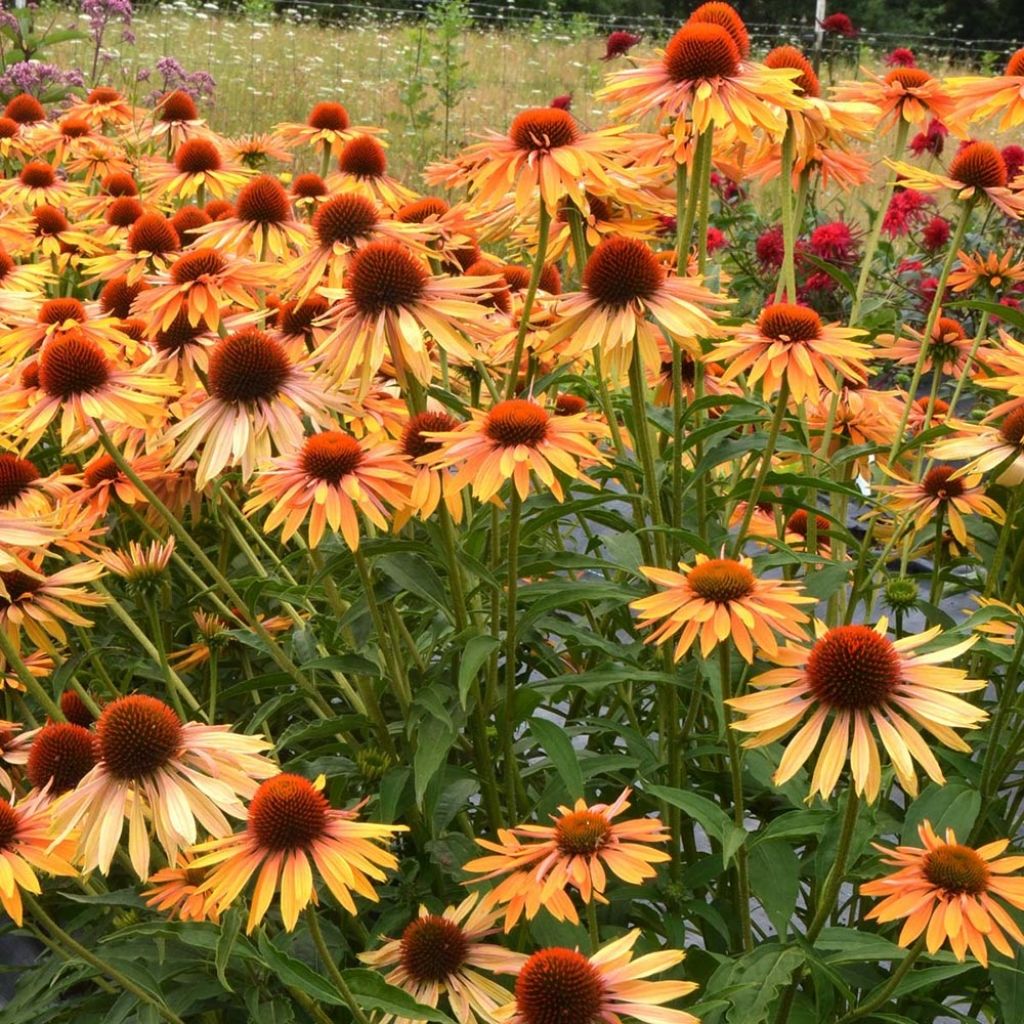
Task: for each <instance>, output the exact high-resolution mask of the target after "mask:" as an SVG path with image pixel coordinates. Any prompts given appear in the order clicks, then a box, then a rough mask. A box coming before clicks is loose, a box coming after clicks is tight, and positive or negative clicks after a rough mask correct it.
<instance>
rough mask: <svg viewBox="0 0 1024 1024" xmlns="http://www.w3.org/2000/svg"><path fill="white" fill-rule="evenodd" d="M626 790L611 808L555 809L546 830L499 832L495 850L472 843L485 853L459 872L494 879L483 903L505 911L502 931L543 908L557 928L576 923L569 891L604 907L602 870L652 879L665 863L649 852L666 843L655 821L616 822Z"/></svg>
mask: <svg viewBox="0 0 1024 1024" xmlns="http://www.w3.org/2000/svg"><path fill="white" fill-rule="evenodd" d="M631 792H632V790H630V789H624V790H623V791H622V793H621V794H620V795H619V796H618V797H617V799H616V800H615V801H614V802H613V803H611V804H593V805H591V806H587V802H586V801H585V800H583V799H580V800H577V801H576V803H575V805H574V806H572V807H562V806H560V807H559V808H558V812H559V813H558V814H557V815H552V819H551V820H552V821H553V822H554V824H552V825H517V826H516V827H515V828H511V829H499V830H498V842H496V843H495V842H492V841H491V840H489V839H477V841H476V842H477V845H478V846H482V847H483V848H484V849H485V850H489V851H490V852H489V853H488V854H487V855H486V856H484V857H477V858H475V859H474V860H471V861H468V862H467V863H466V864H464V865H463V870H464V871H468V872H470V873H471V874H475V875H478V876H479V878H478V880H479V881H485V880H487V879H491V878H501V881H500V882H499V883H498V884H497V886H495V888H494V889H493V890H491V891H490V892H489V893H488V895H487V900H488V903H489V904H494V905H504V906H505V931H506V932H508V931H511V930H512V927H513V926H514V925H515V923H516V921H518V920H519V918H520V917H521V916H522V915H523V914H524V913H525V914H526V918H527V920H529V919H531V918H533V917H536V915H537V913H538V912H539V911H540V909H541V908H542V907H543V908H544V909H546V910H547V911H548V912H549V913H551V914H552V915H553V916H554V917H555V918H556V919H557V920H559V921H564V920H569V921H572V922H573V923H574V924H575V923H578V922H579V916H578V914H577V913H576V908H575V907H574V906H573V902H572V900H571V898H570V897H569V893H568V889H570V888H573V889H576V890H577V891H578V892H579V894H580V898H581V899H582V900H583V902H584V903H589V902H590V901H591V900H597V901H598V902H600V903H606V902H607V900H606V899H605V898H604V890H605V885H606V882H607V876H606V873H605V869H606V868H607V869H608V870H609V871H611V873H612V874H613V875H615V876H616V877H617V878H621V879H622V880H623V881H626V882H632V883H634V884H635V883H638V882H642V881H644V879H647V878H654V876H655V875H656V873H657V872H656V870H655V868H654V867H653V865H654V864H661V863H664V862H665V861H667V860H668V859H669V855H668V854H667V853H666V852H665V851H664V850H659V849H656V848H655V847H653V846H649V845H648V844H650V843H664V842H667V840H668V839H669V835H668V833H667V832H666V831H665V826H664V825H663V824H662V822H661V821H660V820H659V819H657V818H633V819H631V820H629V821H615V818H617V817H618V816H619V815H620V814H621V813H622V812H623V811H625V810H626V809H627V808H628V807H629V806H630V804H629V795H630V793H631Z"/></svg>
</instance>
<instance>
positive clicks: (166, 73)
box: [137, 57, 217, 105]
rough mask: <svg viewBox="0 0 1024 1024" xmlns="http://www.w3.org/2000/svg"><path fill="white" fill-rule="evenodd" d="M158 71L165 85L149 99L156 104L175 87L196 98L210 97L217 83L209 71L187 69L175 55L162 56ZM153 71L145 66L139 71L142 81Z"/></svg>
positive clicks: (147, 79) (151, 94)
mask: <svg viewBox="0 0 1024 1024" xmlns="http://www.w3.org/2000/svg"><path fill="white" fill-rule="evenodd" d="M155 70H156V72H157V73H158V74H159V75H160V77H161V78H162V79H163V87H162V88H160V89H154V90H153V92H152V93H150V95H149V98H148V101H149V103H150V105H153V104H155V103H156V102H157V101H158V100H159V99H160V97H161V96H163V95H164V94H165V93H168V92H171V91H173V90H175V89H180V90H181V91H182V92H187V93H188V94H189V95H190V96H191V97H192V98H193V99H194V100H203V99H209V98H211V97H212V96H213V93H214V90H215V89H216V88H217V83H216V81H215V80H214V77H213V75H211V74H210V73H209V72H208V71H186V70H185V69H184V67H182V65H181V64H179V63H178V61H176V60H175V59H174V58H173V57H161V58H160V59H159V60H158V61H157V62H156V68H155ZM151 74H152V72H151V71H150V70H149V69H148V68H143V69H141V70H140V71H139V72H138V76H137V77H138V80H139V81H140V82H148V81H149V80H150V76H151Z"/></svg>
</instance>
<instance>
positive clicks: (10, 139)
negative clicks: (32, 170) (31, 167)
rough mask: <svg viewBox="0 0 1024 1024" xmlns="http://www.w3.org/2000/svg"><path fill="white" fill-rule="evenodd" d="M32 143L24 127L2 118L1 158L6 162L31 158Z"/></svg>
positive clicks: (0, 125) (0, 123) (0, 124)
mask: <svg viewBox="0 0 1024 1024" xmlns="http://www.w3.org/2000/svg"><path fill="white" fill-rule="evenodd" d="M32 151H33V146H32V143H31V142H30V141H29V132H28V131H27V130H26V128H25V126H24V125H21V124H19V123H18V122H17V121H14V120H12V119H11V118H9V117H0V157H2V158H3V159H5V160H12V159H13V160H21V159H23V158H24V157H26V156H31V155H32Z"/></svg>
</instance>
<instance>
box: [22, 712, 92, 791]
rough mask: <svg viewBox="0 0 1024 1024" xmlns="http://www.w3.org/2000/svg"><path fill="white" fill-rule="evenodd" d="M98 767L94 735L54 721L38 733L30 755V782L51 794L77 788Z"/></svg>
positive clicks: (67, 723)
mask: <svg viewBox="0 0 1024 1024" xmlns="http://www.w3.org/2000/svg"><path fill="white" fill-rule="evenodd" d="M95 764H96V753H95V748H94V744H93V735H92V733H91V732H89V730H88V729H84V728H82V726H80V725H74V724H72V723H71V722H51V723H50V724H49V725H44V726H43V728H42V729H40V730H39V732H38V733H36V736H35V739H34V740H33V741H32V746H31V748H30V750H29V754H28V765H27V766H26V771H27V774H28V781H29V782H30V783H31V784H32V785H33V786H34V787H36V788H37V789H42V788H43V786H45V785H46V784H47V783H49V784H50V793H51V794H52V795H54V796H56V795H57V794H58V793H66V792H67V791H68V790H69V789H74V788H75V786H77V785H78V783H79V782H81V781H82V779H83V778H84V777H85V776H86V775H87V774H88V772H89V771H90V769H91V768H92V767H93V766H94V765H95Z"/></svg>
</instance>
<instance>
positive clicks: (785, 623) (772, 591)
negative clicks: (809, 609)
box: [630, 554, 815, 662]
mask: <svg viewBox="0 0 1024 1024" xmlns="http://www.w3.org/2000/svg"><path fill="white" fill-rule="evenodd" d="M679 568H680V569H681V570H682V572H681V573H678V572H670V571H669V570H667V569H657V568H655V567H653V566H647V565H642V566H640V571H641V572H642V573H643V574H644V576H646V577H647V579H649V580H650V581H651V582H652V583H654V584H656V585H657V586H659V587H663V588H664V589H663V590H660V591H659V592H658V593H656V594H652V595H651V596H649V597H642V598H639V599H638V600H636V601H632V602H631V603H630V608H632V609H633V610H634V611H636V612H637V613H638V615H639V623H638V625H639V626H640V627H641V628H646V627H647V626H651V625H653V624H654V623H655V622H657V621H658V620H664V621H662V622H661V625H659V626H658V628H657V629H655V630H654V632H653V633H651V634H650V636H648V637H647V638H646V640H645V643H656V644H661V643H664V642H665V641H666V640H669V639H671V638H672V637H674V636H675V635H676V633H679V640H678V641H677V643H676V645H675V652H674V656H673V657H674V660H675V661H679V659H680V658H681V657H682V656H683V655H684V654H685V653H686V652H687V651H688V650H689V649H690V647H691V646H693V643H694V641H695V640H697V638H698V637H700V653H701V656H702V657H705V658H706V657H707V656H708V655H709V654H710V653H711V652H712V651H713V650H714V649H715V648H716V647H717V646H718V645H719V644H720V643H724V642H725V641H726V640H728V639H729V638H730V637H731V638H732V640H733V641H734V643H735V644H736V650H738V651H739V652H740V654H741V655H742V657H743V659H744V660H745V661H748V662H752V661H753V660H754V645H755V644H756V645H757V647H758V648H759V649H760V650H762V651H764V652H765V653H766V654H768V655H769V656H770V655H773V654H775V653H777V652H778V649H779V645H778V641H777V640H776V639H775V634H776V633H779V634H781V635H782V636H786V637H789V638H790V639H791V640H804V639H805V638H806V633H805V632H804V630H803V626H802V624H803V623H805V622H809V621H810V620H809V619H808V617H807V616H806V615H805V614H804V613H803V612H802V611H800V609H799V608H798V607H797V606H798V605H801V604H814V603H815V598H813V597H806V596H804V595H803V594H802V593H801V586H800V584H799V582H798V581H796V580H782V579H759V578H758V577H757V576H755V575H754V573H753V563H752V562H751V560H750V559H749V558H741V559H739V560H736V559H732V558H708V557H707V556H706V555H700V554H698V555H697V560H696V564H695V565H692V566H688V565H684V564H683V563H682V562H680V563H679ZM680 630H681V631H682V632H680Z"/></svg>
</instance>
